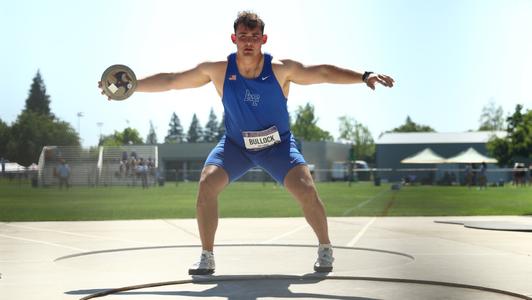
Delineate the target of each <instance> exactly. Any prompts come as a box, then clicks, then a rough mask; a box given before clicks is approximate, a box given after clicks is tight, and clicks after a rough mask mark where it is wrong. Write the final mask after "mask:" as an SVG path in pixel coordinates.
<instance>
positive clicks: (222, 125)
mask: <svg viewBox="0 0 532 300" xmlns="http://www.w3.org/2000/svg"><path fill="white" fill-rule="evenodd" d="M224 134H225V114H223V115H222V120H221V121H220V125H218V132H217V134H216V140H217V141H219V140H220V139H221V138H222V137H223V136H224Z"/></svg>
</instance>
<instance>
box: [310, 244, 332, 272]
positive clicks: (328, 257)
mask: <svg viewBox="0 0 532 300" xmlns="http://www.w3.org/2000/svg"><path fill="white" fill-rule="evenodd" d="M333 262H334V257H333V249H332V246H331V244H327V245H321V244H320V245H319V247H318V259H317V260H316V262H315V263H314V271H316V272H320V273H327V272H332V269H333Z"/></svg>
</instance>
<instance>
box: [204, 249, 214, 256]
mask: <svg viewBox="0 0 532 300" xmlns="http://www.w3.org/2000/svg"><path fill="white" fill-rule="evenodd" d="M201 254H205V255H207V256H214V252H213V251H209V250H202V251H201Z"/></svg>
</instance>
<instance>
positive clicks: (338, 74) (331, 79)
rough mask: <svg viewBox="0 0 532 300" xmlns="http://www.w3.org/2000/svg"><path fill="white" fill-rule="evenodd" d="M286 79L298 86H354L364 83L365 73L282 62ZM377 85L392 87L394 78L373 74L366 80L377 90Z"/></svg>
mask: <svg viewBox="0 0 532 300" xmlns="http://www.w3.org/2000/svg"><path fill="white" fill-rule="evenodd" d="M281 62H282V64H283V68H284V71H285V72H286V79H287V80H288V81H290V82H294V83H297V84H317V83H340V84H352V83H363V82H364V81H363V80H362V76H363V75H364V74H363V73H359V72H356V71H353V70H349V69H343V68H339V67H337V66H333V65H313V66H305V65H303V64H301V63H300V62H297V61H294V60H289V59H285V60H281ZM377 83H380V84H382V85H383V86H387V87H392V86H393V84H394V80H393V78H391V77H390V76H387V75H383V74H377V73H371V74H370V75H369V76H368V78H367V79H366V84H367V85H368V86H369V87H370V88H371V89H373V90H374V89H375V85H376V84H377Z"/></svg>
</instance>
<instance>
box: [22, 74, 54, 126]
mask: <svg viewBox="0 0 532 300" xmlns="http://www.w3.org/2000/svg"><path fill="white" fill-rule="evenodd" d="M24 111H27V112H34V113H37V114H40V115H44V116H49V117H52V118H53V117H54V115H53V114H52V113H51V111H50V96H48V95H47V94H46V86H45V85H44V81H43V80H42V77H41V72H40V71H37V74H36V75H35V77H33V83H32V84H31V88H30V91H29V95H28V99H26V107H25V108H24Z"/></svg>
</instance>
